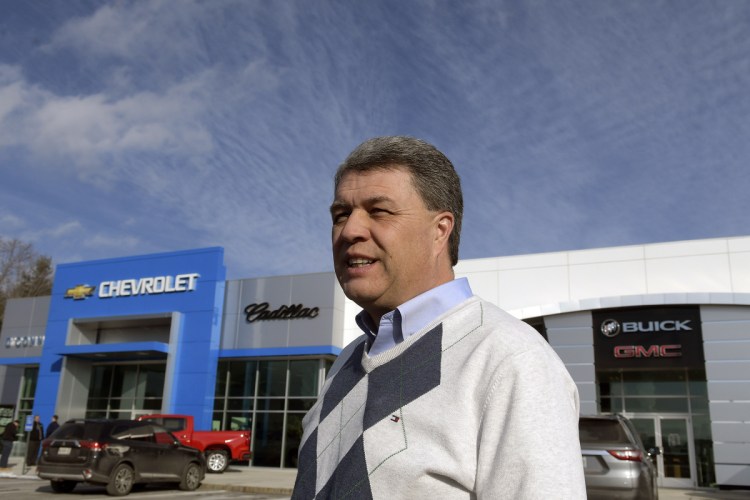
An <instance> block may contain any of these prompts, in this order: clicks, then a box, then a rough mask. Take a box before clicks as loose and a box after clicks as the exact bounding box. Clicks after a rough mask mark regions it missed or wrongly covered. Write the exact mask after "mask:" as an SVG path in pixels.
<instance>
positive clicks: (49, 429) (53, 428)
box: [44, 415, 60, 438]
mask: <svg viewBox="0 0 750 500" xmlns="http://www.w3.org/2000/svg"><path fill="white" fill-rule="evenodd" d="M58 418H60V417H58V416H57V415H52V421H51V422H50V423H49V424H47V433H46V434H45V435H44V437H46V438H48V437H50V436H51V435H52V433H53V432H55V431H56V430H57V429H59V428H60V424H58V423H57V420H58Z"/></svg>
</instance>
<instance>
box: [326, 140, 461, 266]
mask: <svg viewBox="0 0 750 500" xmlns="http://www.w3.org/2000/svg"><path fill="white" fill-rule="evenodd" d="M397 167H401V168H404V169H405V170H406V171H407V172H409V173H410V174H411V178H412V182H413V183H414V188H415V189H416V191H417V193H419V195H420V196H421V197H422V201H423V202H424V204H425V206H426V207H427V209H428V210H433V211H436V212H442V211H447V212H450V213H452V214H453V218H454V220H455V222H454V226H453V231H451V234H450V237H449V240H448V251H449V254H450V258H451V265H454V266H455V265H456V263H457V262H458V246H459V242H460V239H461V218H462V217H463V213H464V198H463V194H462V193H461V179H460V178H459V177H458V174H457V173H456V169H455V168H453V164H452V163H451V161H450V160H449V159H448V158H447V157H446V156H445V155H444V154H443V153H441V152H440V151H439V150H438V149H437V148H436V147H435V146H433V145H432V144H429V143H428V142H425V141H423V140H421V139H415V138H413V137H404V136H392V137H375V138H373V139H369V140H367V141H365V142H363V143H362V144H360V145H359V146H357V147H356V148H355V149H354V151H352V152H351V153H350V154H349V156H348V157H347V158H346V160H344V163H342V164H341V166H339V168H338V170H337V171H336V176H335V177H334V189H338V187H339V183H340V182H341V179H342V178H343V177H344V175H345V174H347V173H350V172H367V171H370V170H377V169H382V170H389V169H393V168H397Z"/></svg>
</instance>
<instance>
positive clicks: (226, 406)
mask: <svg viewBox="0 0 750 500" xmlns="http://www.w3.org/2000/svg"><path fill="white" fill-rule="evenodd" d="M332 364H333V360H332V359H330V358H291V359H290V358H285V359H262V360H254V359H250V360H231V361H230V360H226V361H221V362H219V370H218V374H217V377H216V399H215V401H214V417H213V424H212V428H213V429H214V430H239V429H250V430H252V447H253V465H256V466H266V467H288V468H293V467H296V466H297V453H298V450H299V444H300V440H301V439H302V418H303V417H304V416H305V413H306V412H307V411H308V410H309V409H310V408H311V407H312V405H313V404H315V401H316V399H317V397H318V394H319V393H320V389H321V387H322V384H323V380H324V379H325V375H326V373H327V372H328V370H329V369H330V367H331V365H332Z"/></svg>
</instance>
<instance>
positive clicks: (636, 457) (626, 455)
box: [607, 450, 643, 462]
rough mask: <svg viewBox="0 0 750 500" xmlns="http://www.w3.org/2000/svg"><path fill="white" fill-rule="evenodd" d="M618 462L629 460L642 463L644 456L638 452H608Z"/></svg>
mask: <svg viewBox="0 0 750 500" xmlns="http://www.w3.org/2000/svg"><path fill="white" fill-rule="evenodd" d="M607 451H608V452H609V454H610V455H612V456H613V457H615V458H616V459H617V460H628V461H630V462H641V461H642V460H643V454H642V453H641V452H640V451H637V450H607Z"/></svg>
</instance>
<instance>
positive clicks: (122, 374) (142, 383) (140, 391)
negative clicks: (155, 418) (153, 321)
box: [86, 363, 166, 419]
mask: <svg viewBox="0 0 750 500" xmlns="http://www.w3.org/2000/svg"><path fill="white" fill-rule="evenodd" d="M165 369H166V365H165V364H164V363H142V364H102V365H95V366H93V367H92V369H91V382H90V385H89V397H88V401H87V403H86V418H125V419H130V418H136V417H137V416H139V415H146V414H149V413H159V412H160V411H161V407H162V399H163V392H164V374H165Z"/></svg>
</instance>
